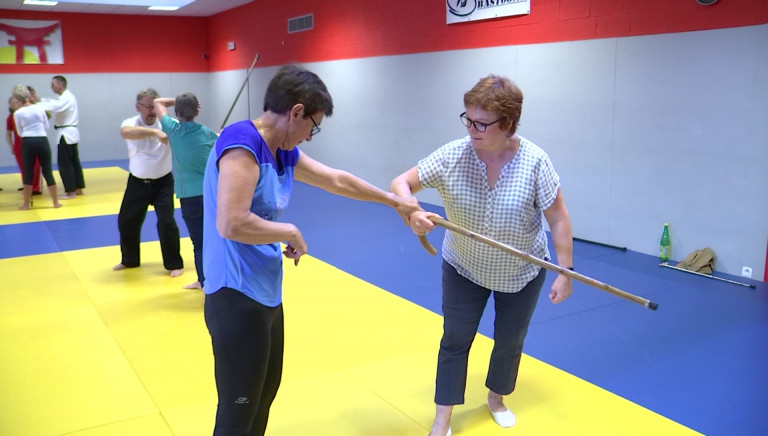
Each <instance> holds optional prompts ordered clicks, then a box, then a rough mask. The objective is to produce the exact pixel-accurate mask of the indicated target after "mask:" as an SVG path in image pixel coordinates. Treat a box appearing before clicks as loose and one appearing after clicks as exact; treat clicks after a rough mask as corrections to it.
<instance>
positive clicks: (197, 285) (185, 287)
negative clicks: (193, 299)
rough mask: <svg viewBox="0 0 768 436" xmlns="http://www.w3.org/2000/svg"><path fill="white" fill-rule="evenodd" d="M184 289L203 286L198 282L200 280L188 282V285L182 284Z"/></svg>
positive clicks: (201, 287)
mask: <svg viewBox="0 0 768 436" xmlns="http://www.w3.org/2000/svg"><path fill="white" fill-rule="evenodd" d="M183 288H184V289H201V290H202V289H203V286H202V285H201V284H200V282H197V281H196V282H195V283H190V284H188V285H184V286H183Z"/></svg>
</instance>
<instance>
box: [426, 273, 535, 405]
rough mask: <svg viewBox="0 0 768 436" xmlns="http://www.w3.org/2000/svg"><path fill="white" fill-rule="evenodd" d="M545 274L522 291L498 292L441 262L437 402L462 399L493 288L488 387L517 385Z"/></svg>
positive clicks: (499, 389) (504, 389)
mask: <svg viewBox="0 0 768 436" xmlns="http://www.w3.org/2000/svg"><path fill="white" fill-rule="evenodd" d="M545 276H546V270H544V269H542V270H541V271H540V272H539V275H538V276H536V278H534V279H533V280H531V281H530V282H529V283H528V284H527V285H526V286H525V287H524V288H523V289H522V290H521V291H520V292H515V293H506V292H496V291H491V290H490V289H486V288H484V287H482V286H480V285H477V284H475V283H473V282H472V281H470V280H469V279H467V278H465V277H463V276H462V275H460V274H459V273H458V272H457V271H456V269H455V268H454V267H452V266H451V265H450V264H448V262H445V261H443V338H442V340H441V341H440V353H439V354H438V357H437V381H436V389H435V404H438V405H441V406H452V405H456V404H464V392H465V390H466V386H467V365H468V363H469V349H470V347H471V346H472V342H473V341H474V339H475V335H476V334H477V326H478V325H479V324H480V318H481V317H482V315H483V311H484V310H485V305H486V304H487V302H488V297H489V296H490V295H491V293H493V299H494V303H495V304H494V306H495V310H496V316H495V318H494V322H493V339H494V344H493V351H492V352H491V359H490V364H489V366H488V375H487V376H486V380H485V386H486V387H487V388H488V389H490V390H492V391H493V392H496V393H497V394H500V395H508V394H510V393H511V392H512V391H513V390H514V389H515V384H516V382H517V373H518V369H519V368H520V357H521V356H522V353H523V342H524V341H525V336H526V334H528V324H530V322H531V316H532V315H533V311H534V309H535V308H536V303H537V302H538V299H539V293H540V291H541V287H542V286H543V285H544V277H545Z"/></svg>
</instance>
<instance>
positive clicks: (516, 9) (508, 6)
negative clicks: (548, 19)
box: [445, 0, 531, 24]
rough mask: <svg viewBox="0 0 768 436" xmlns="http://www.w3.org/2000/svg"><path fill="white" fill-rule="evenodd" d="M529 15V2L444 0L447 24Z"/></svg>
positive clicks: (529, 0)
mask: <svg viewBox="0 0 768 436" xmlns="http://www.w3.org/2000/svg"><path fill="white" fill-rule="evenodd" d="M530 13H531V0H445V22H446V23H448V24H453V23H461V22H464V21H476V20H487V19H490V18H498V17H509V16H513V15H527V14H530Z"/></svg>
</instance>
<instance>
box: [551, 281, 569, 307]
mask: <svg viewBox="0 0 768 436" xmlns="http://www.w3.org/2000/svg"><path fill="white" fill-rule="evenodd" d="M571 294H573V281H572V280H571V278H570V277H567V276H564V275H562V274H558V275H557V278H556V279H555V282H554V283H552V290H551V291H550V292H549V301H551V302H552V304H558V303H562V302H563V301H565V299H566V298H568V297H570V296H571Z"/></svg>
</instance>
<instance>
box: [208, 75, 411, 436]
mask: <svg viewBox="0 0 768 436" xmlns="http://www.w3.org/2000/svg"><path fill="white" fill-rule="evenodd" d="M332 112H333V100H332V99H331V95H330V94H329V92H328V89H327V88H326V86H325V84H324V83H323V81H322V80H320V78H319V77H318V76H317V75H316V74H314V73H312V72H310V71H308V70H306V69H304V68H302V67H299V66H293V65H291V66H284V67H281V68H280V69H279V70H278V71H277V73H276V74H275V76H274V77H273V78H272V79H271V81H270V82H269V85H268V87H267V91H266V95H265V97H264V113H263V114H261V115H260V116H259V117H258V118H256V119H254V120H245V121H240V122H237V123H234V124H232V125H230V126H228V127H226V128H225V129H224V130H223V131H222V132H221V136H220V137H219V139H218V140H217V141H216V144H215V145H214V148H213V150H212V151H211V154H210V157H209V158H208V163H207V166H206V168H205V178H204V181H203V202H204V203H205V208H204V217H205V218H204V220H203V233H204V235H203V240H204V241H205V244H204V246H203V268H204V269H205V290H204V292H205V294H206V296H205V308H204V313H205V322H206V325H207V327H208V331H209V332H210V335H211V343H212V346H213V356H214V360H215V377H216V389H217V392H218V408H217V411H216V425H215V428H214V432H213V434H214V435H216V436H222V435H263V434H264V432H265V431H266V427H267V420H268V418H269V409H270V407H271V405H272V401H273V400H274V399H275V396H276V395H277V390H278V387H279V385H280V380H281V377H282V368H283V340H284V327H283V304H282V277H283V276H282V271H283V259H282V256H285V257H286V258H288V259H291V260H292V261H293V263H294V265H298V264H299V259H300V258H301V256H303V255H305V254H306V253H307V250H308V248H307V242H306V241H305V240H304V238H303V236H302V234H301V231H300V230H299V228H298V227H296V226H295V225H294V224H291V223H289V222H278V221H277V218H278V216H279V215H280V213H281V212H282V211H283V210H284V209H285V208H286V207H287V206H288V202H289V200H290V197H291V187H292V185H293V183H294V181H300V182H304V183H307V184H309V185H312V186H316V187H318V188H321V189H324V190H326V191H328V192H331V193H333V194H337V195H341V196H344V197H347V198H352V199H356V200H363V201H372V202H377V203H381V204H385V205H388V206H391V207H392V208H394V209H395V210H397V212H398V213H400V214H401V215H402V216H407V215H408V214H410V212H412V211H413V210H415V209H416V207H418V202H416V200H415V199H414V198H413V197H410V196H409V197H405V198H402V197H397V196H395V195H394V194H392V193H390V192H386V191H383V190H381V189H379V188H377V187H375V186H373V185H371V184H370V183H368V182H366V181H364V180H362V179H360V178H358V177H355V176H354V175H352V174H350V173H348V172H346V171H342V170H338V169H333V168H329V167H327V166H325V165H323V164H321V163H320V162H318V161H316V160H314V159H312V158H310V157H309V156H308V155H307V154H305V153H304V152H303V151H300V150H299V149H298V148H297V145H299V144H300V143H301V142H303V141H311V140H312V138H313V137H314V136H315V135H316V134H317V133H319V132H320V124H322V122H323V118H324V117H326V116H331V114H332ZM350 219H354V217H350ZM281 242H285V248H284V249H283V250H282V256H281V246H280V243H281Z"/></svg>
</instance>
